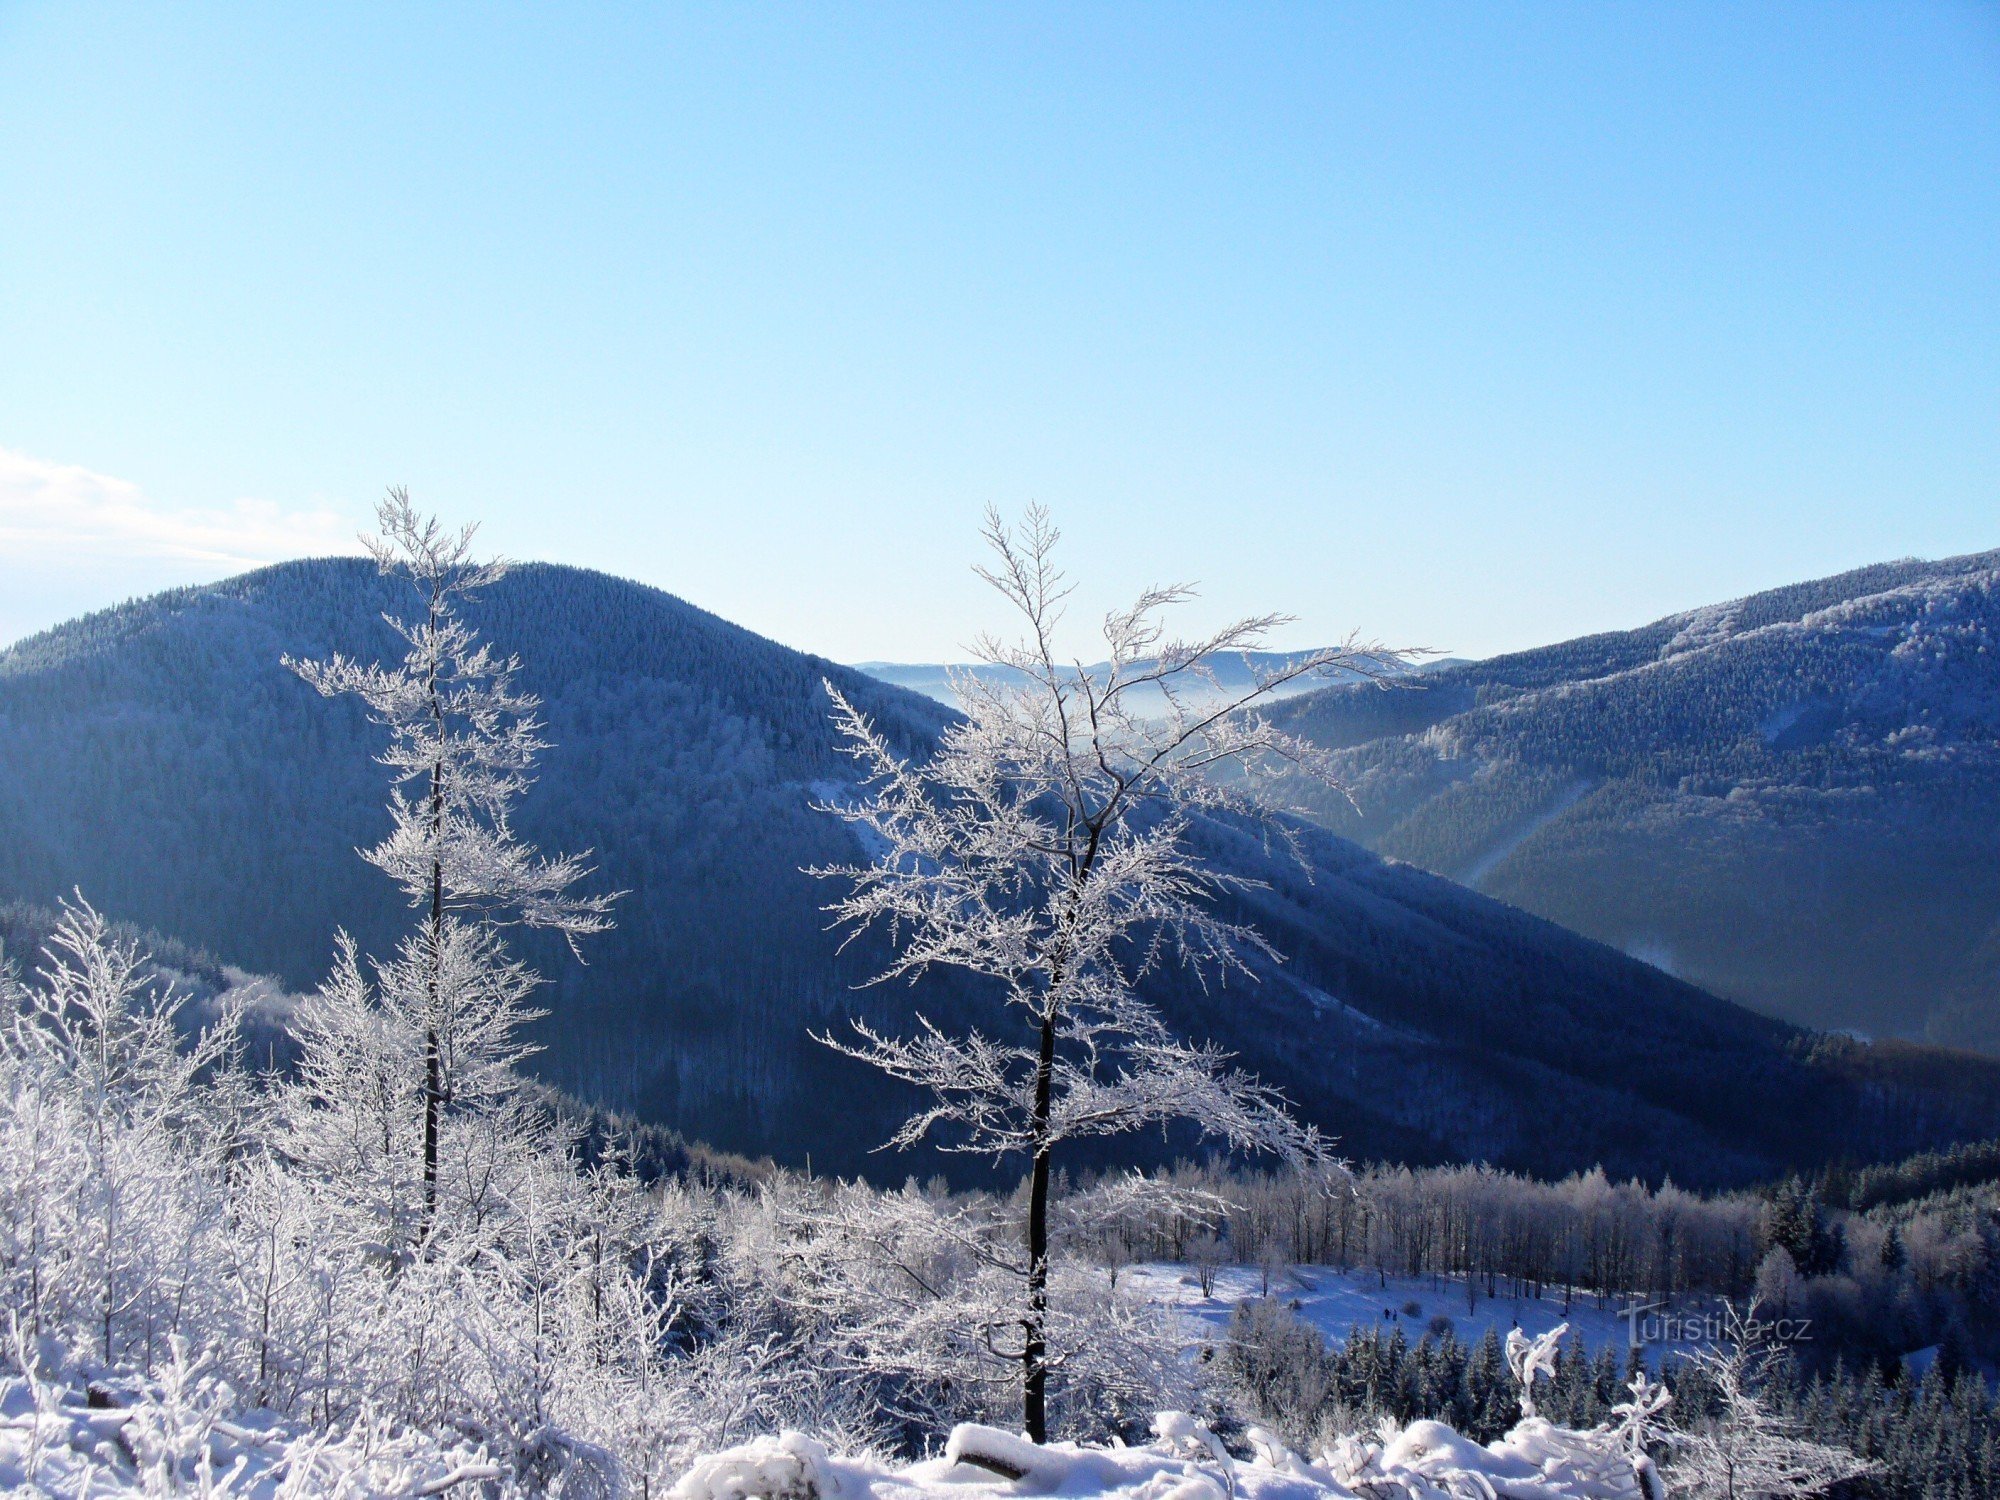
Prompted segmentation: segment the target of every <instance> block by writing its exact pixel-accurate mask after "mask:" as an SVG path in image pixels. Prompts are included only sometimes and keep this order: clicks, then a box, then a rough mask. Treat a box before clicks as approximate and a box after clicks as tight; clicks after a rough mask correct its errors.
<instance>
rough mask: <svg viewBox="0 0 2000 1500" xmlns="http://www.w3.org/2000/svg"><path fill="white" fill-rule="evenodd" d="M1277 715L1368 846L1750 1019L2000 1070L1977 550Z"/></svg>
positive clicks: (1998, 915) (1986, 560)
mask: <svg viewBox="0 0 2000 1500" xmlns="http://www.w3.org/2000/svg"><path fill="white" fill-rule="evenodd" d="M1276 716H1277V717H1278V718H1280V719H1281V720H1282V721H1284V722H1285V723H1287V724H1288V725H1289V726H1290V727H1292V728H1294V729H1296V730H1298V731H1300V732H1301V733H1303V734H1305V735H1307V736H1308V737H1309V738H1312V739H1315V740H1317V741H1318V742H1319V743H1321V744H1323V745H1326V746H1328V747H1331V748H1338V749H1340V750H1341V752H1342V753H1341V756H1340V760H1341V764H1342V768H1343V770H1344V772H1345V774H1346V775H1347V777H1348V778H1349V780H1350V781H1351V783H1352V785H1353V788H1354V791H1355V794H1356V800H1357V801H1358V803H1359V807H1358V809H1357V808H1355V807H1351V806H1348V805H1346V804H1344V803H1341V802H1339V801H1337V800H1335V799H1331V798H1327V797H1323V796H1322V797H1317V798H1314V797H1313V796H1312V794H1311V793H1310V792H1305V793H1304V795H1305V796H1306V798H1307V799H1308V800H1310V801H1311V802H1312V808H1313V811H1314V813H1315V815H1316V816H1318V817H1319V818H1320V819H1321V821H1323V822H1324V823H1325V824H1326V825H1327V826H1328V827H1330V828H1333V829H1335V830H1337V831H1339V832H1341V833H1344V834H1346V835H1348V836H1350V837H1353V838H1357V839H1359V840H1360V841H1362V842H1363V843H1365V844H1366V845H1368V846H1369V847H1371V848H1373V849H1376V850H1379V851H1381V852H1383V853H1386V854H1391V855H1394V856H1396V857H1398V858H1402V859H1407V860H1411V861H1413V862H1415V863H1417V864H1420V865H1423V866H1424V867H1425V868H1427V869H1431V870H1434V871H1437V872H1439V873H1441V874H1444V875H1447V876H1450V877H1451V878H1453V879H1456V880H1461V881H1464V882H1466V883H1467V884H1470V885H1473V886H1475V887H1476V888H1478V889H1479V890H1481V891H1484V892H1487V893H1489V894H1492V895H1494V896H1497V897H1499V898H1501V899H1502V900H1505V901H1508V902H1511V903H1513V904H1516V905H1519V906H1522V907H1524V908H1526V909H1528V910H1530V911H1534V912H1537V913H1539V914H1541V915H1543V916H1546V917H1549V918H1550V919H1552V920H1554V921H1556V922H1559V923H1561V924H1563V925H1564V926H1566V927H1571V928H1574V929H1575V930H1576V931H1579V932H1582V933H1586V934H1588V935H1590V936H1593V937H1596V938H1598V939H1600V940H1602V941H1604V942H1606V943H1609V944H1612V945H1614V946H1616V947H1619V948H1622V949H1624V950H1626V951H1628V952H1631V953H1634V954H1638V955H1641V956H1644V957H1646V958H1648V959H1649V960H1652V961H1654V962H1656V963H1659V964H1660V965H1662V966H1663V967H1666V968H1668V969H1670V970H1671V971H1672V972H1675V973H1677V974H1680V975H1682V976H1684V977H1686V978H1688V979H1690V980H1692V981H1693V982H1695V983H1696V984H1699V985H1701V986H1703V987H1705V988H1708V989H1711V990H1713V991H1715V992H1716V993H1718V994H1722V995H1726V996H1728V997H1730V998H1733V999H1737V1000H1741V1001H1744V1002H1746V1003H1748V1004H1752V1005H1755V1006H1757V1007H1758V1008H1760V1009H1763V1010H1766V1011H1768V1012H1770V1013H1772V1014H1776V1015H1781V1016H1785V1017H1788V1018H1791V1019H1793V1020H1797V1021H1800V1022H1803V1023H1806V1024H1809V1025H1814V1026H1821V1027H1856V1028H1860V1029H1862V1030H1865V1031H1867V1032H1870V1033H1874V1034H1879V1035H1903V1036H1909V1037H1925V1038H1929V1039H1931V1040H1934V1041H1939V1042H1946V1043H1951V1044H1955V1045H1966V1046H1977V1047H1981V1048H1984V1049H1986V1050H1989V1051H2000V553H1982V554H1979V555H1976V556H1971V557H1960V558H1952V559H1948V560H1945V561H1942V562H1918V561H1907V562H1899V563H1889V564H1884V565H1882V566H1879V567H1872V568H1865V569H1861V570H1859V571H1857V572H1853V573H1847V574H1842V575H1840V576H1838V577H1835V578H1827V579H1821V580H1818V581H1816V582H1812V583H1806V584H1799V585H1796V586H1793V587H1790V588H1783V589H1775V590H1772V591H1771V592H1769V593H1764V594H1757V595H1754V596H1752V597H1750V598H1746V599H1740V600H1737V601H1735V602H1733V603H1730V604H1725V605H1717V606H1714V607H1711V608H1708V609H1702V610H1696V611H1693V612H1691V613H1688V614H1683V615H1675V616H1672V617H1670V618H1668V619H1665V620H1661V621H1658V622H1656V623H1654V624H1652V625H1648V626H1646V627H1644V628H1643V629H1639V630H1632V631H1624V632H1619V633H1614V634H1608V635H1599V636H1591V637H1587V638H1585V639H1581V640H1575V641H1569V642H1565V643H1563V644H1561V645H1557V646H1550V647H1547V648H1545V649H1542V650H1537V651H1527V652H1521V653H1518V654H1515V655H1511V656H1503V657H1497V658H1495V659H1493V660H1491V661H1486V662H1476V663H1471V664H1460V665H1456V666H1452V667H1448V668H1445V669H1442V670H1440V671H1438V672H1436V673H1434V674H1431V675H1430V676H1428V677H1426V678H1424V679H1423V680H1422V681H1421V682H1420V683H1419V684H1417V685H1416V686H1413V687H1411V688H1409V689H1408V690H1405V691H1399V692H1395V693H1389V694H1382V693H1374V694H1361V693H1355V692H1352V691H1344V690H1341V689H1329V690H1323V691H1320V692H1317V693H1313V694H1309V695H1306V696H1303V697H1300V698H1297V699H1294V700H1292V701H1291V702H1288V703H1286V704H1283V705H1280V707H1279V708H1278V710H1277V715H1276Z"/></svg>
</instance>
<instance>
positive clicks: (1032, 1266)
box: [1021, 1004, 1056, 1443]
mask: <svg viewBox="0 0 2000 1500" xmlns="http://www.w3.org/2000/svg"><path fill="white" fill-rule="evenodd" d="M1041 1040H1042V1047H1041V1056H1040V1058H1039V1060H1038V1062H1037V1064H1036V1067H1035V1116H1034V1126H1033V1131H1034V1137H1035V1144H1034V1158H1033V1164H1032V1166H1031V1167H1030V1168H1029V1172H1028V1315H1027V1317H1026V1318H1024V1319H1023V1320H1022V1323H1021V1331H1022V1334H1023V1337H1022V1340H1021V1422H1022V1426H1023V1428H1024V1429H1025V1430H1026V1432H1027V1434H1028V1438H1029V1440H1030V1441H1031V1442H1036V1443H1046V1442H1047V1441H1048V1440H1049V1415H1048V1382H1049V1367H1048V1312H1049V1157H1050V1154H1051V1143H1050V1141H1049V1138H1048V1130H1049V1100H1050V1093H1051V1090H1052V1088H1053V1085H1054V1078H1055V1062H1056V1017H1055V1010H1054V1007H1053V1004H1051V1007H1050V1010H1049V1012H1048V1014H1047V1015H1045V1016H1044V1017H1043V1018H1042V1039H1041Z"/></svg>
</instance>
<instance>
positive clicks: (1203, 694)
mask: <svg viewBox="0 0 2000 1500" xmlns="http://www.w3.org/2000/svg"><path fill="white" fill-rule="evenodd" d="M1310 654H1311V653H1310V652H1306V651H1250V652H1244V653H1242V654H1240V655H1237V656H1229V657H1223V658H1220V659H1218V660H1217V661H1216V663H1215V680H1214V682H1213V683H1212V684H1203V683H1199V682H1192V681H1188V682H1183V683H1182V684H1180V685H1179V687H1178V690H1179V691H1180V693H1181V695H1182V697H1183V698H1184V699H1185V701H1186V702H1187V704H1188V706H1189V707H1198V706H1200V705H1202V704H1206V703H1209V702H1214V701H1219V700H1226V699H1227V698H1230V697H1234V696H1235V695H1237V694H1240V693H1242V692H1243V691H1244V690H1245V689H1247V688H1248V687H1250V685H1251V682H1252V677H1253V674H1256V673H1268V672H1273V671H1282V670H1283V669H1284V668H1286V667H1287V666H1290V665H1292V664H1293V663H1295V662H1298V661H1301V660H1303V659H1304V658H1305V657H1307V656H1308V655H1310ZM1102 665H1103V664H1102V663H1093V664H1092V667H1093V669H1101V667H1102ZM855 671H857V672H866V673H867V674H868V675H869V676H870V677H873V678H875V679H876V680H877V681H880V682H890V683H894V684H895V685H896V686H897V687H900V688H908V689H909V690H910V691H911V692H913V693H922V694H923V695H924V696H925V697H926V698H930V699H933V700H935V701H936V702H939V703H943V704H946V705H948V706H951V707H957V706H958V694H957V692H956V691H955V690H954V689H953V687H952V682H951V680H952V677H953V676H954V675H955V674H965V675H969V676H972V677H975V678H983V679H985V680H987V681H991V682H1005V681H1007V680H1009V679H1010V678H1012V677H1016V676H1018V675H1019V674H1017V673H1015V672H1014V671H1013V669H1012V668H1009V667H996V666H991V665H989V664H987V663H984V662H965V663H958V664H955V665H954V664H947V663H943V662H915V663H910V662H891V661H864V662H861V663H859V664H858V665H857V666H856V667H855ZM1326 686H1328V681H1327V680H1326V679H1324V678H1318V677H1299V678H1295V679H1294V680H1293V681H1291V682H1287V683H1285V684H1284V685H1283V686H1282V687H1280V688H1278V689H1277V690H1276V691H1275V692H1274V694H1273V697H1274V698H1290V697H1295V696H1296V695H1298V694H1300V693H1309V692H1311V691H1313V690H1314V689H1315V688H1323V687H1326ZM1131 701H1132V703H1133V704H1134V705H1135V707H1137V708H1139V709H1140V710H1141V711H1143V712H1148V713H1151V712H1163V711H1164V710H1165V707H1166V704H1165V701H1164V700H1163V699H1162V698H1161V696H1160V693H1159V691H1158V690H1157V689H1155V690H1153V691H1152V693H1151V694H1150V695H1148V694H1146V693H1141V692H1134V693H1133V694H1132V698H1131Z"/></svg>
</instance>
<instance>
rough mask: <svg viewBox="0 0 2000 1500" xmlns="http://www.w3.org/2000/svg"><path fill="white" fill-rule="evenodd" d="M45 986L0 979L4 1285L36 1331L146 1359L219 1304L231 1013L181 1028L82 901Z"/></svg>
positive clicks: (231, 1106)
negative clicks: (206, 1263) (208, 1260)
mask: <svg viewBox="0 0 2000 1500" xmlns="http://www.w3.org/2000/svg"><path fill="white" fill-rule="evenodd" d="M37 978H38V979H39V981H40V982H39V983H38V984H34V985H25V984H22V983H20V982H19V981H18V980H17V978H16V977H15V976H13V975H12V974H11V973H7V974H0V998H4V999H5V1000H6V1001H7V1002H8V1006H9V1010H10V1011H11V1015H10V1016H9V1017H8V1023H9V1024H8V1025H7V1027H6V1030H5V1033H4V1035H0V1154H3V1155H4V1157H5V1161H6V1166H7V1171H6V1172H5V1173H4V1177H0V1224H4V1226H5V1227H4V1229H0V1285H4V1286H5V1289H6V1291H7V1293H8V1299H9V1306H10V1307H11V1308H12V1309H14V1310H16V1311H17V1312H18V1313H19V1314H20V1315H21V1317H22V1321H23V1322H24V1323H25V1324H26V1325H27V1326H28V1328H29V1329H30V1331H32V1332H34V1333H36V1334H38V1335H39V1334H43V1333H50V1334H55V1333H58V1332H60V1333H63V1334H67V1335H70V1336H78V1337H87V1338H88V1341H89V1345H90V1346H91V1347H92V1348H93V1350H94V1352H95V1355H96V1357H97V1358H98V1359H99V1360H100V1361H102V1362H103V1363H105V1364H110V1363H111V1362H112V1361H114V1360H118V1359H121V1358H130V1359H131V1360H133V1361H134V1362H135V1363H137V1364H138V1365H140V1366H141V1367H142V1368H148V1369H150V1368H151V1367H152V1365H153V1363H154V1362H155V1360H157V1359H158V1358H160V1357H162V1356H164V1354H165V1353H166V1350H167V1341H168V1339H169V1338H171V1337H174V1336H177V1335H179V1334H180V1333H182V1332H183V1331H184V1329H185V1327H186V1326H187V1325H188V1324H189V1323H191V1322H195V1321H199V1320H200V1319H201V1318H202V1316H203V1315H204V1314H205V1313H208V1312H211V1311H212V1309H210V1308H207V1307H206V1306H205V1305H204V1301H205V1299H206V1298H207V1297H208V1296H209V1294H210V1293H211V1291H212V1290H213V1288H212V1287H211V1286H210V1285H209V1284H208V1281H207V1278H206V1277H205V1276H204V1275H203V1274H202V1270H203V1266H202V1262H203V1259H204V1257H205V1256H206V1254H207V1253H208V1249H209V1247H210V1246H211V1245H212V1243H213V1241H214V1240H215V1238H216V1237H217V1236H218V1235H219V1234H220V1233H221V1232H222V1229H223V1225H224V1218H225V1211H226V1205H225V1203H224V1201H223V1181H222V1178H223V1171H222V1168H223V1166H224V1163H225V1162H226V1160H227V1158H228V1156H229V1155H230V1153H231V1152H232V1150H233V1149H234V1147H235V1145H236V1144H237V1141H238V1129H237V1116H238V1112H239V1110H240V1107H241V1105H242V1102H243V1099H242V1094H241V1091H240V1090H239V1089H238V1088H237V1087H236V1086H235V1082H236V1081H235V1079H234V1078H233V1076H232V1075H231V1073H230V1065H231V1064H232V1063H233V1061H234V1056H235V1048H236V1041H237V1030H236V1021H235V1017H234V1016H233V1014H229V1013H225V1014H224V1015H223V1016H222V1017H221V1019H220V1020H219V1021H218V1022H217V1023H216V1024H215V1025H212V1026H210V1027H208V1028H207V1029H205V1030H202V1031H200V1032H198V1033H196V1034H195V1035H194V1037H193V1038H192V1040H188V1039H186V1038H184V1036H183V1030H182V1027H181V1025H180V1024H179V1018H180V1014H181V1011H182V1008H183V1006H184V1004H185V1001H186V997H185V995H183V994H180V993H178V992H176V991H175V990H174V989H173V988H172V987H171V986H170V985H168V984H166V983H164V982H162V981H161V980H160V979H159V978H158V977H156V976H155V975H153V974H152V973H151V972H150V970H149V966H148V961H147V958H146V955H145V954H144V952H142V951H141V949H140V948H139V945H138V944H137V943H136V942H135V941H133V940H132V939H130V938H128V937H123V936H120V935H119V934H117V933H116V932H114V931H113V930H112V927H111V924H110V923H109V922H108V921H107V920H106V919H105V918H104V916H103V915H102V914H101V913H99V912H98V911H97V910H95V909H94V908H93V907H91V906H90V905H89V904H88V903H87V902H85V901H83V900H82V899H81V898H80V897H79V898H78V899H77V900H76V901H75V902H73V903H71V904H68V905H66V906H65V907H64V909H63V913H62V916H61V919H60V921H58V922H57V924H56V926H55V930H54V932H53V934H52V935H51V937H50V939H49V942H48V946H47V949H46V950H45V954H44V962H43V964H42V965H41V966H40V968H39V970H38V973H37Z"/></svg>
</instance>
